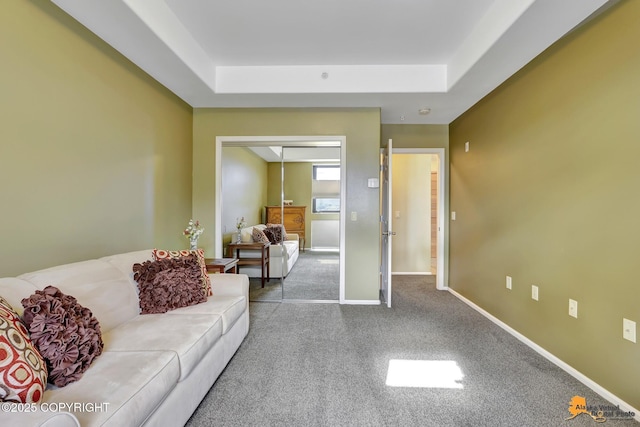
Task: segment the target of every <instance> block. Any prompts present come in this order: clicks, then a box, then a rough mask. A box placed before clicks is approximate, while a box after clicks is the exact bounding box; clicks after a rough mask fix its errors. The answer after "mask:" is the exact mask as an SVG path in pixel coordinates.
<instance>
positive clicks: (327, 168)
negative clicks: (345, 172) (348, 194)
mask: <svg viewBox="0 0 640 427" xmlns="http://www.w3.org/2000/svg"><path fill="white" fill-rule="evenodd" d="M313 179H314V180H316V181H340V166H339V165H314V166H313Z"/></svg>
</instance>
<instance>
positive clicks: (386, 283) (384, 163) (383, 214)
mask: <svg viewBox="0 0 640 427" xmlns="http://www.w3.org/2000/svg"><path fill="white" fill-rule="evenodd" d="M391 154H392V140H389V143H388V144H387V146H386V148H384V149H383V150H382V155H381V156H380V181H381V183H380V184H381V185H380V192H381V194H380V197H381V204H380V231H381V233H382V236H381V251H382V253H381V257H380V294H381V296H382V300H383V301H384V302H385V303H386V304H387V307H391V237H392V236H393V235H394V234H395V233H394V232H393V231H391V230H392V228H391V200H392V199H391Z"/></svg>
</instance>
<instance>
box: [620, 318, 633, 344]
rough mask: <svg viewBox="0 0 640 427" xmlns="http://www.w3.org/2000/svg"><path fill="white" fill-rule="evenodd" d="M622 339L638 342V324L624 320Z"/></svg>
mask: <svg viewBox="0 0 640 427" xmlns="http://www.w3.org/2000/svg"><path fill="white" fill-rule="evenodd" d="M622 338H624V339H625V340H629V341H631V342H636V322H634V321H633V320H629V319H624V318H623V319H622Z"/></svg>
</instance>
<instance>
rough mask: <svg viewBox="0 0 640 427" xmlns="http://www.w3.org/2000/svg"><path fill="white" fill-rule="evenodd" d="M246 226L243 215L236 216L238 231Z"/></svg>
mask: <svg viewBox="0 0 640 427" xmlns="http://www.w3.org/2000/svg"><path fill="white" fill-rule="evenodd" d="M246 226H247V222H246V221H245V219H244V217H241V218H236V228H237V229H238V233H240V230H241V229H243V228H245V227H246Z"/></svg>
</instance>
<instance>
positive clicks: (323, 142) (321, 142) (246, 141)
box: [214, 135, 347, 304]
mask: <svg viewBox="0 0 640 427" xmlns="http://www.w3.org/2000/svg"><path fill="white" fill-rule="evenodd" d="M223 143H224V144H225V145H226V146H237V147H248V146H260V145H262V146H269V145H279V146H282V147H287V146H309V147H322V146H336V145H339V146H340V176H341V177H342V178H341V179H340V206H341V209H340V304H344V303H345V302H346V299H345V288H344V286H345V224H346V213H345V212H346V211H345V209H344V207H345V206H346V205H347V203H346V197H347V185H346V182H347V180H346V179H345V177H346V176H347V170H346V166H347V157H346V156H347V137H346V136H345V135H311V136H309V135H304V136H216V141H215V144H216V146H215V153H216V170H215V175H216V186H215V188H216V190H215V192H216V194H215V197H214V203H215V206H214V209H215V223H216V227H215V232H216V241H215V246H214V254H215V255H214V256H215V258H223V257H224V256H223V250H222V249H223V248H222V144H223Z"/></svg>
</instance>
